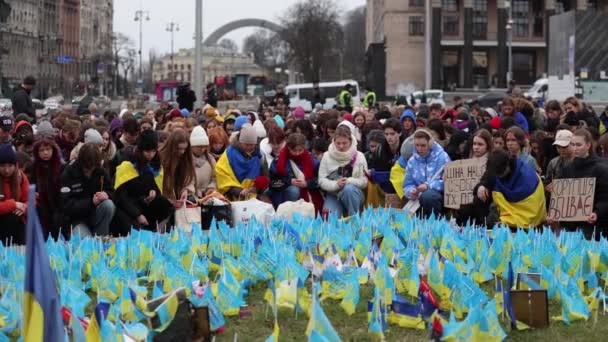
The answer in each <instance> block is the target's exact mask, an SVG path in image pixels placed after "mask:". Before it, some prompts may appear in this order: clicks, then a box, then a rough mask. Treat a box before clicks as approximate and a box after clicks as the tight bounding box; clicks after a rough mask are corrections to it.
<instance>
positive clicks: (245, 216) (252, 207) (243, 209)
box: [231, 198, 275, 226]
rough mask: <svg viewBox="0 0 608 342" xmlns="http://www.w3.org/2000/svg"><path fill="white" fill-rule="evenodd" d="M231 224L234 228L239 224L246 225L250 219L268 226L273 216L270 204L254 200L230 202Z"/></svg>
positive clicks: (273, 212)
mask: <svg viewBox="0 0 608 342" xmlns="http://www.w3.org/2000/svg"><path fill="white" fill-rule="evenodd" d="M231 206H232V223H233V224H234V226H236V225H238V224H239V223H245V224H247V223H248V222H249V221H250V220H251V218H252V217H255V219H256V220H257V221H258V222H260V223H262V224H264V225H269V224H270V221H272V218H273V217H274V215H275V211H274V208H273V207H272V204H268V203H265V202H262V201H260V200H258V199H256V198H253V199H250V200H247V201H238V202H232V203H231Z"/></svg>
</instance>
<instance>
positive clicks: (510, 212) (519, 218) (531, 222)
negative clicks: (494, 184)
mask: <svg viewBox="0 0 608 342" xmlns="http://www.w3.org/2000/svg"><path fill="white" fill-rule="evenodd" d="M492 197H493V198H494V203H496V205H497V206H498V212H499V214H500V222H502V223H504V224H506V225H508V226H509V227H513V228H515V227H521V228H529V227H530V226H532V227H536V226H539V225H540V224H541V223H543V222H544V221H545V218H546V217H547V209H546V206H545V190H544V188H543V182H538V185H537V186H536V190H534V192H533V193H532V194H531V195H530V196H528V197H526V198H524V199H523V200H521V201H519V202H515V203H511V202H509V201H507V199H506V198H505V197H504V196H503V194H502V193H500V192H497V191H494V192H492Z"/></svg>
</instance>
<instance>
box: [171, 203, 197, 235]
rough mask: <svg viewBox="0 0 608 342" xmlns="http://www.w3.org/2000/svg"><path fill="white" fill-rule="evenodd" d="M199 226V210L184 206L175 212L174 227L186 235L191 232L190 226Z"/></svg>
mask: <svg viewBox="0 0 608 342" xmlns="http://www.w3.org/2000/svg"><path fill="white" fill-rule="evenodd" d="M193 223H197V224H199V225H200V224H201V208H200V207H193V208H188V207H186V206H185V205H184V206H183V207H181V208H179V209H177V210H175V227H176V228H179V229H181V230H184V231H186V232H188V233H190V232H191V231H192V224H193Z"/></svg>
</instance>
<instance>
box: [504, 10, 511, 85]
mask: <svg viewBox="0 0 608 342" xmlns="http://www.w3.org/2000/svg"><path fill="white" fill-rule="evenodd" d="M505 8H506V9H507V11H509V19H508V20H507V26H506V27H505V29H506V30H507V42H508V57H507V58H508V59H507V60H508V62H507V84H510V83H511V81H512V80H513V7H512V6H511V1H505Z"/></svg>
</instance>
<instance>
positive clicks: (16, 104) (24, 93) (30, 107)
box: [11, 76, 36, 123]
mask: <svg viewBox="0 0 608 342" xmlns="http://www.w3.org/2000/svg"><path fill="white" fill-rule="evenodd" d="M35 86H36V79H35V78H34V77H33V76H27V77H26V78H25V79H24V80H23V82H21V84H20V85H18V86H17V87H16V88H15V89H14V90H13V96H12V97H11V102H12V103H13V116H14V117H16V116H17V115H19V114H27V116H28V117H29V119H30V120H28V121H29V122H31V123H35V122H36V110H35V109H34V104H33V103H32V97H31V93H32V89H34V87H35Z"/></svg>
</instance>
